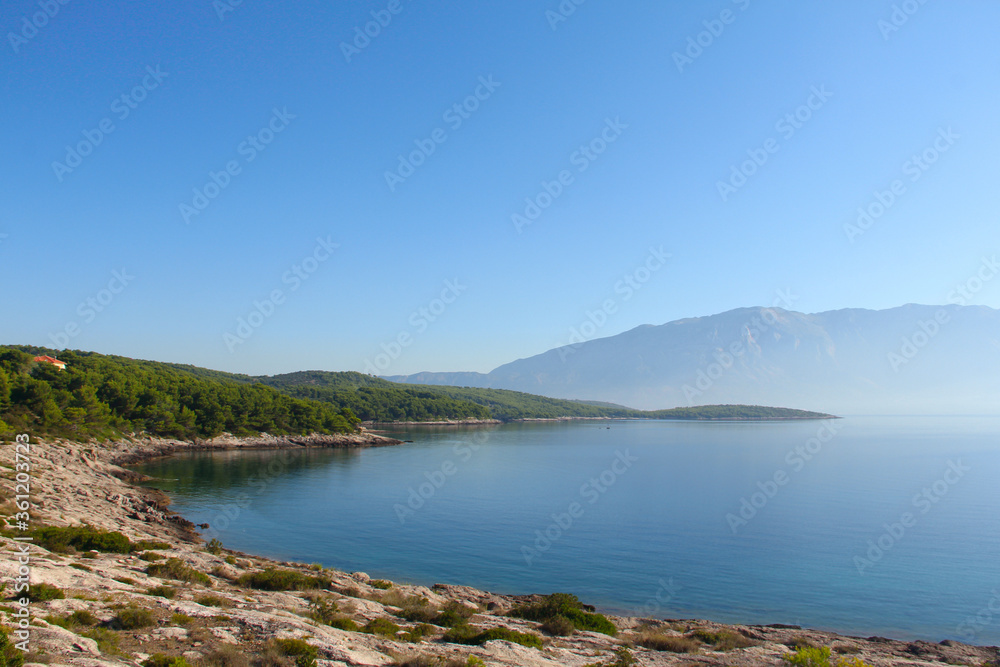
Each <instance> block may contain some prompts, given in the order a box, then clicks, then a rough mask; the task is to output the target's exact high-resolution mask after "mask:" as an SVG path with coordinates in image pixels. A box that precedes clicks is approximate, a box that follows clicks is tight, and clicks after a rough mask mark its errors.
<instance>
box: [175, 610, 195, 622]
mask: <svg viewBox="0 0 1000 667" xmlns="http://www.w3.org/2000/svg"><path fill="white" fill-rule="evenodd" d="M193 620H194V618H192V617H191V616H188V615H187V614H183V613H181V612H179V611H178V612H174V613H173V614H171V615H170V622H171V623H173V624H174V625H187V624H188V623H190V622H191V621H193Z"/></svg>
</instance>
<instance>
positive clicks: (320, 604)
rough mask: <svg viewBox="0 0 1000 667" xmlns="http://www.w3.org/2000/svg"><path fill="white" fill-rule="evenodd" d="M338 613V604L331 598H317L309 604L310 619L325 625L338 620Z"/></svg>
mask: <svg viewBox="0 0 1000 667" xmlns="http://www.w3.org/2000/svg"><path fill="white" fill-rule="evenodd" d="M338 611H339V610H338V609H337V603H336V602H334V601H332V600H330V599H329V598H325V597H315V598H313V599H312V600H311V601H310V603H309V618H311V619H312V620H314V621H316V622H317V623H323V624H324V625H329V624H330V621H332V620H333V619H335V618H337V616H338V615H339V614H338Z"/></svg>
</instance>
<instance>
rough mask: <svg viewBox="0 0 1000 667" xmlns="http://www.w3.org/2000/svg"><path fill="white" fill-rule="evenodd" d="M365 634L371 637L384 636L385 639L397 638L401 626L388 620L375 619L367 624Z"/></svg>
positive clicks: (363, 629) (364, 629)
mask: <svg viewBox="0 0 1000 667" xmlns="http://www.w3.org/2000/svg"><path fill="white" fill-rule="evenodd" d="M362 631H363V632H367V633H368V634H370V635H382V636H383V637H395V636H396V633H397V632H399V626H398V625H396V624H395V623H393V622H392V621H390V620H389V619H387V618H374V619H372V620H370V621H368V623H366V624H365V627H364V628H362Z"/></svg>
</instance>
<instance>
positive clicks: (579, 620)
mask: <svg viewBox="0 0 1000 667" xmlns="http://www.w3.org/2000/svg"><path fill="white" fill-rule="evenodd" d="M509 615H510V616H513V617H515V618H524V619H527V620H529V621H537V622H539V623H544V622H545V621H547V620H549V619H550V618H554V617H556V616H562V617H564V618H566V619H567V620H569V621H570V622H571V623H572V624H573V627H574V628H576V629H577V630H591V631H594V632H601V633H604V634H606V635H610V636H612V637H614V636H615V635H617V634H618V629H617V628H616V627H615V624H614V623H612V622H611V621H609V620H608V618H607V617H606V616H604V615H603V614H594V613H591V612H588V611H585V610H584V605H583V603H582V602H580V600H579V599H578V598H577V597H576V596H575V595H570V594H569V593H553V594H552V595H549V596H547V597H546V598H545V599H544V600H542V601H541V602H533V603H527V604H522V605H519V606H517V607H515V608H514V609H512V610H511V611H510V613H509Z"/></svg>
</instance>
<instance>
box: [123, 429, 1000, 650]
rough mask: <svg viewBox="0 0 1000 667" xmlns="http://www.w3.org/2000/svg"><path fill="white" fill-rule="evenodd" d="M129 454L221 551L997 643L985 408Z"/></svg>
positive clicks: (426, 432)
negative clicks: (976, 412) (953, 413)
mask: <svg viewBox="0 0 1000 667" xmlns="http://www.w3.org/2000/svg"><path fill="white" fill-rule="evenodd" d="M389 435H392V436H394V437H397V438H400V439H404V440H412V441H413V442H410V443H406V444H404V445H401V446H398V447H385V448H374V449H363V450H354V451H348V450H325V449H311V450H304V451H287V450H264V451H243V452H236V451H230V452H212V453H205V452H201V453H190V454H182V455H177V456H173V457H170V458H166V459H160V460H156V461H150V462H147V463H145V464H143V465H141V466H137V468H138V469H139V470H141V471H142V472H144V473H145V474H147V475H150V476H151V477H153V478H155V481H154V482H152V485H154V486H156V487H158V488H161V489H163V490H165V491H167V492H168V493H170V494H171V496H172V498H173V500H174V505H173V506H172V509H174V510H175V511H178V512H179V513H181V514H182V515H183V516H185V517H186V518H188V519H190V520H191V521H193V522H195V523H209V524H210V526H211V528H210V530H209V531H206V536H208V535H209V534H210V535H217V536H218V538H219V539H220V540H221V541H222V542H223V544H225V546H226V547H229V548H233V549H238V550H241V551H246V552H251V553H255V554H260V555H265V556H270V557H274V558H279V559H283V560H296V561H303V562H318V563H322V564H323V565H325V566H329V567H335V568H338V569H342V570H347V571H356V570H362V571H365V572H367V573H368V574H370V575H371V576H373V577H381V578H387V579H393V580H398V581H407V582H411V583H419V584H426V585H431V584H434V583H451V584H462V585H469V586H474V587H476V588H481V589H486V590H490V591H494V592H498V593H548V592H556V591H563V592H571V593H575V594H577V595H578V596H580V598H581V599H583V600H584V601H585V602H588V603H590V604H595V605H597V606H598V607H599V608H601V609H602V610H604V611H607V612H609V613H619V614H629V615H641V616H655V617H660V618H707V619H711V620H716V621H720V622H733V623H790V624H795V625H802V626H806V627H813V628H819V629H827V630H832V631H836V632H841V633H847V634H855V635H861V636H870V635H882V636H888V637H893V638H901V639H916V638H922V639H928V640H932V641H940V640H943V639H957V640H962V641H968V642H973V643H977V644H998V643H1000V612H992V611H990V607H992V608H994V609H1000V567H998V563H1000V488H998V484H997V479H998V472H1000V446H998V444H1000V418H997V417H934V416H920V417H847V418H844V419H838V420H829V421H825V422H820V421H802V422H759V423H719V422H712V423H706V422H676V421H612V422H591V421H575V422H536V423H515V424H505V425H500V426H494V427H478V428H457V427H426V426H414V427H405V428H400V429H399V430H396V431H394V432H391V433H389Z"/></svg>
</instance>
